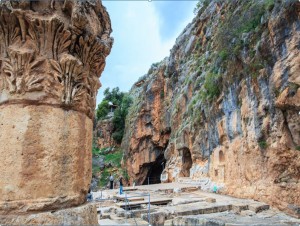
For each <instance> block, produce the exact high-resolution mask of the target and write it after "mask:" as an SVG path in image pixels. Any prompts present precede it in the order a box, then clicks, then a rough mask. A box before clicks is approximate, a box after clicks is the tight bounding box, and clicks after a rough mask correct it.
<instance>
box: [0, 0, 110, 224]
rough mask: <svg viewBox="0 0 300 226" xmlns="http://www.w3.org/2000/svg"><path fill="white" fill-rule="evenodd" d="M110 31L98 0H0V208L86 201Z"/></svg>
mask: <svg viewBox="0 0 300 226" xmlns="http://www.w3.org/2000/svg"><path fill="white" fill-rule="evenodd" d="M110 33H111V25H110V19H109V16H108V14H107V12H106V10H105V8H104V7H103V6H102V3H101V2H100V1H98V0H90V1H89V0H88V1H76V0H66V1H55V0H52V1H19V2H16V1H5V0H4V1H1V3H0V40H1V42H0V66H1V71H0V143H1V146H0V156H2V160H1V161H2V163H1V164H0V171H1V174H0V214H19V213H22V214H23V213H26V214H27V213H32V212H39V211H46V210H56V209H62V208H66V207H72V206H78V205H80V204H82V203H84V202H85V196H86V194H87V191H88V189H89V184H90V180H91V146H92V129H93V123H92V119H93V116H94V109H95V102H96V100H95V98H96V95H97V90H98V88H99V87H100V82H99V80H98V79H99V76H100V75H101V73H102V71H103V69H104V66H105V57H106V56H107V55H108V54H109V52H110V49H111V47H112V42H113V40H112V38H110ZM70 214H71V213H70ZM20 219H21V218H20ZM89 222H90V223H88V222H86V224H93V222H91V221H89ZM24 223H26V222H24ZM29 223H32V221H29ZM46 223H48V224H51V223H52V221H49V222H46ZM78 223H79V224H80V222H78ZM81 223H84V221H82V222H81ZM53 224H56V221H53Z"/></svg>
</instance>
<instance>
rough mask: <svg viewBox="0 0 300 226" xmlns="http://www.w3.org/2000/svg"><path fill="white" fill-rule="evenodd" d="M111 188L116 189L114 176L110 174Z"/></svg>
mask: <svg viewBox="0 0 300 226" xmlns="http://www.w3.org/2000/svg"><path fill="white" fill-rule="evenodd" d="M109 188H110V189H113V188H114V176H113V175H112V174H110V176H109Z"/></svg>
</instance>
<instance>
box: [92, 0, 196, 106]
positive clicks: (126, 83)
mask: <svg viewBox="0 0 300 226" xmlns="http://www.w3.org/2000/svg"><path fill="white" fill-rule="evenodd" d="M196 3H197V1H175V0H174V1H103V5H104V6H105V7H106V9H107V11H108V13H109V15H110V18H111V23H112V28H113V33H112V36H113V37H114V45H113V48H112V51H111V53H110V55H109V56H108V57H107V58H106V67H105V69H104V72H103V73H102V75H101V78H100V82H101V84H102V87H101V88H100V90H99V92H98V96H97V105H98V104H99V103H100V102H101V100H102V98H103V91H104V90H105V89H106V88H107V87H110V88H113V87H117V86H118V87H119V88H120V89H121V90H122V91H128V90H129V89H130V88H131V86H132V85H133V84H134V82H136V81H137V80H138V78H139V77H141V76H143V75H144V74H146V73H147V71H148V69H149V68H150V66H151V64H152V63H155V62H159V61H161V60H162V59H164V58H165V57H166V56H168V55H169V52H170V49H171V48H172V46H173V45H174V43H175V39H176V38H177V37H178V35H179V34H180V33H181V31H182V30H183V29H184V27H185V26H186V25H187V24H188V23H189V22H191V21H192V19H193V17H194V14H193V9H194V8H195V5H196Z"/></svg>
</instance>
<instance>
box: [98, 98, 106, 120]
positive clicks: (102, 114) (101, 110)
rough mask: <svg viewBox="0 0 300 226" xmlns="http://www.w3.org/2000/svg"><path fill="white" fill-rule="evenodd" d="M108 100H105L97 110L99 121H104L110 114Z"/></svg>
mask: <svg viewBox="0 0 300 226" xmlns="http://www.w3.org/2000/svg"><path fill="white" fill-rule="evenodd" d="M108 102H109V101H108V100H103V101H102V102H101V103H100V104H99V105H98V108H97V113H96V114H97V119H98V120H100V119H103V118H105V116H106V115H107V114H108V113H109V105H108Z"/></svg>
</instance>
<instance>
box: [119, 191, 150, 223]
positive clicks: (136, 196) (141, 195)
mask: <svg viewBox="0 0 300 226" xmlns="http://www.w3.org/2000/svg"><path fill="white" fill-rule="evenodd" d="M124 194H125V216H126V219H127V206H128V209H129V211H130V214H131V215H132V216H133V212H132V209H131V206H130V203H129V201H130V200H129V198H139V197H148V223H149V225H150V208H151V207H150V193H137V192H134V193H131V194H134V195H130V196H128V194H127V193H126V192H124ZM134 221H135V224H136V225H137V222H136V220H135V218H134Z"/></svg>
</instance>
